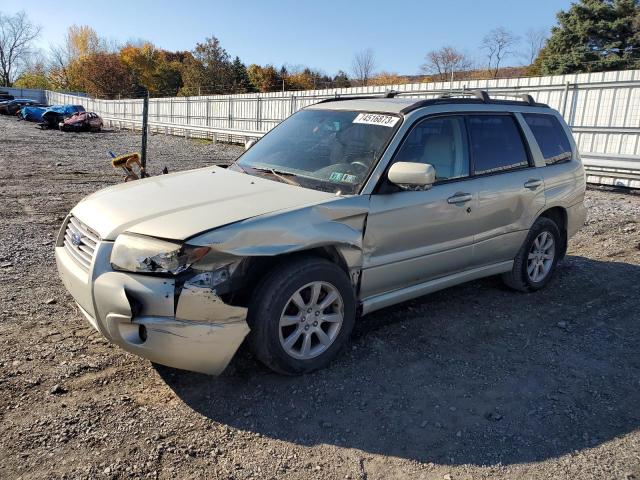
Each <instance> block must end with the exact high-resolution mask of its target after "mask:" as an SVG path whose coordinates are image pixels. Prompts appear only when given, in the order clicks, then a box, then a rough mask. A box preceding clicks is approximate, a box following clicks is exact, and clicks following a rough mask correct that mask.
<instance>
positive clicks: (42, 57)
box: [0, 0, 640, 98]
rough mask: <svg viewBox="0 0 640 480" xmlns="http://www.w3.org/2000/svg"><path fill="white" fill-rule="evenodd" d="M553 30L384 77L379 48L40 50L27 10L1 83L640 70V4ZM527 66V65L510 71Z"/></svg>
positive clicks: (628, 3) (175, 90)
mask: <svg viewBox="0 0 640 480" xmlns="http://www.w3.org/2000/svg"><path fill="white" fill-rule="evenodd" d="M557 19H558V22H557V24H556V25H555V26H553V27H552V29H551V31H550V32H548V31H546V30H543V29H537V30H536V29H530V30H528V31H527V32H526V33H525V34H524V36H522V37H519V36H517V35H515V34H514V33H513V32H511V31H510V30H508V29H507V28H504V27H497V28H494V29H493V30H491V31H489V32H488V33H487V34H486V35H485V36H484V37H483V38H482V39H481V41H480V42H479V45H478V48H479V52H480V55H479V56H478V55H476V56H472V55H469V54H468V53H466V52H465V51H463V50H459V49H457V48H455V47H453V46H443V47H441V48H438V49H434V50H431V51H429V52H428V53H427V55H426V56H425V61H424V63H423V64H422V65H421V67H420V71H421V73H422V75H399V74H397V73H395V72H389V71H385V70H381V69H379V68H378V67H379V65H378V62H377V60H376V56H375V53H374V52H373V50H371V49H365V50H362V51H360V52H357V53H356V54H355V55H354V57H353V61H352V65H351V70H350V72H348V73H347V72H345V71H339V72H338V73H337V74H335V75H327V74H326V73H324V72H322V71H320V70H317V69H314V68H311V67H307V66H304V65H298V66H291V65H283V66H279V67H278V66H274V65H257V64H251V65H248V66H247V65H246V64H245V63H244V62H243V61H242V60H241V59H240V58H239V57H238V56H235V57H232V56H231V55H230V54H229V53H228V52H227V50H225V48H224V47H223V46H222V45H221V43H220V41H219V40H218V39H217V38H216V37H215V36H212V37H210V38H206V39H205V40H204V41H202V42H201V43H197V44H196V46H195V47H194V49H193V50H191V51H176V52H173V51H168V50H164V49H162V48H159V47H157V46H156V45H154V44H152V43H150V42H147V41H142V40H138V41H129V42H127V43H125V44H122V45H117V44H114V43H113V42H109V41H107V40H106V39H104V38H102V37H100V36H99V35H98V34H97V32H96V31H95V30H93V29H92V28H91V27H89V26H76V25H73V26H71V27H69V29H68V31H67V34H66V38H65V40H64V42H63V43H62V44H60V45H55V46H52V47H51V48H50V51H49V52H46V54H45V53H43V52H39V51H38V50H37V49H35V48H34V42H35V40H36V39H37V38H38V36H39V35H40V33H41V28H40V27H39V26H37V25H34V24H33V23H32V22H31V21H30V20H29V18H28V17H27V16H26V14H25V13H24V12H19V13H17V14H14V15H7V14H3V13H2V12H0V85H2V86H11V85H14V86H16V87H22V88H47V89H53V90H66V91H83V92H87V93H88V94H89V95H92V96H95V97H99V98H118V97H132V96H140V95H143V94H146V93H147V92H148V93H149V94H150V95H151V96H176V95H177V96H192V95H212V94H229V93H250V92H273V91H284V90H309V89H318V88H336V87H350V86H359V85H391V84H402V83H408V82H412V81H414V82H415V81H448V80H464V79H483V78H498V77H504V76H525V75H529V76H538V75H554V74H568V73H578V72H598V71H608V70H624V69H630V68H640V0H580V1H578V2H576V3H573V4H572V5H571V7H570V8H569V9H568V10H567V11H560V12H559V13H558V14H557ZM514 62H516V63H519V64H520V66H518V67H507V66H505V65H507V64H511V65H512V64H513V63H514Z"/></svg>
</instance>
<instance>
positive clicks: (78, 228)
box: [64, 216, 100, 271]
mask: <svg viewBox="0 0 640 480" xmlns="http://www.w3.org/2000/svg"><path fill="white" fill-rule="evenodd" d="M98 243H100V236H99V235H98V234H97V233H96V232H95V231H93V230H91V229H90V228H89V227H88V226H86V225H85V224H84V223H82V222H81V221H80V220H78V219H77V218H76V217H74V216H71V217H69V221H68V222H67V229H66V231H65V232H64V248H65V249H66V250H67V252H68V253H69V255H71V257H72V258H73V259H74V260H75V261H76V262H78V263H79V264H80V266H82V267H83V268H84V269H85V270H87V271H89V268H90V267H91V262H92V261H93V256H94V254H95V252H96V248H98Z"/></svg>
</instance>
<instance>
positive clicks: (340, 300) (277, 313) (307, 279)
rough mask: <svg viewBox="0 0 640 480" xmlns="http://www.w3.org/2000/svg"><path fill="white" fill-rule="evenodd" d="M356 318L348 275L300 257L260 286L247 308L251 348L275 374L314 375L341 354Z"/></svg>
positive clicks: (330, 265)
mask: <svg viewBox="0 0 640 480" xmlns="http://www.w3.org/2000/svg"><path fill="white" fill-rule="evenodd" d="M355 317H356V300H355V294H354V290H353V286H352V285H351V282H350V281H349V277H348V276H347V274H346V273H345V272H344V271H343V270H342V269H341V268H339V267H338V266H337V265H335V264H334V263H332V262H330V261H328V260H325V259H322V258H316V257H300V258H298V259H296V260H292V261H291V262H289V263H285V264H284V265H281V266H278V267H276V268H275V269H273V270H272V271H271V272H269V273H268V274H267V275H266V276H265V277H264V278H263V279H262V280H261V281H260V282H259V284H258V286H257V288H256V290H255V292H254V295H253V297H252V300H251V302H250V304H249V313H248V318H247V320H248V323H249V327H250V328H251V333H250V334H249V346H250V348H251V350H252V351H253V353H254V354H255V355H256V357H257V358H258V359H259V360H260V361H261V362H262V363H264V364H265V365H266V366H268V367H269V368H271V369H272V370H274V371H276V372H279V373H283V374H287V375H300V374H303V373H308V372H312V371H314V370H318V369H320V368H324V367H326V366H327V365H328V364H329V363H330V362H331V361H332V360H333V359H334V358H335V357H336V356H337V355H338V354H339V353H340V351H341V350H342V348H343V347H344V346H345V345H346V343H347V341H348V339H349V336H350V335H351V331H352V330H353V326H354V323H355Z"/></svg>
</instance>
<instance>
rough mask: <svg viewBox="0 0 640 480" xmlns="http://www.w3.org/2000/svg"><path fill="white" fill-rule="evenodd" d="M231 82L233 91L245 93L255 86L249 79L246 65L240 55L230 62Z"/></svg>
mask: <svg viewBox="0 0 640 480" xmlns="http://www.w3.org/2000/svg"><path fill="white" fill-rule="evenodd" d="M231 83H232V92H233V93H246V92H253V91H255V88H254V86H253V84H252V83H251V80H249V74H248V73H247V67H246V66H245V65H244V63H242V61H241V60H240V57H236V58H234V59H233V63H232V64H231Z"/></svg>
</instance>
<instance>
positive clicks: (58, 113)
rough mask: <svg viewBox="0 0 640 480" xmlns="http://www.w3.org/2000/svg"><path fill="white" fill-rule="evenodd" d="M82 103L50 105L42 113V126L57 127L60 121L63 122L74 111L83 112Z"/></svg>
mask: <svg viewBox="0 0 640 480" xmlns="http://www.w3.org/2000/svg"><path fill="white" fill-rule="evenodd" d="M84 111H85V110H84V107H83V106H82V105H52V106H51V107H49V108H48V109H47V110H46V111H45V112H44V113H43V114H42V123H40V126H41V127H42V128H59V125H60V122H64V120H65V119H66V118H69V117H70V116H71V115H73V114H74V113H78V112H84Z"/></svg>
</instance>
